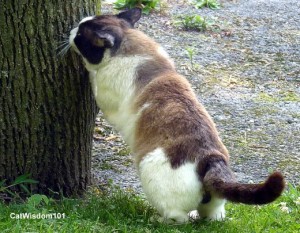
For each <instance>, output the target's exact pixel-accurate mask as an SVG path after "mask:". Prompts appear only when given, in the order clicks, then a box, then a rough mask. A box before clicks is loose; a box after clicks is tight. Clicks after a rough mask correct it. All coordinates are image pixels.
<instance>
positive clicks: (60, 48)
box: [56, 39, 71, 57]
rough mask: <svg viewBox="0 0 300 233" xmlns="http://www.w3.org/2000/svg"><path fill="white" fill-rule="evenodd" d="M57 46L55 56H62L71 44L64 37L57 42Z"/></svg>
mask: <svg viewBox="0 0 300 233" xmlns="http://www.w3.org/2000/svg"><path fill="white" fill-rule="evenodd" d="M58 44H59V45H58V46H57V48H56V51H57V52H58V53H57V56H62V57H63V56H64V55H65V54H66V53H67V52H68V51H69V49H70V47H71V45H70V43H69V40H68V39H65V40H63V41H61V42H58Z"/></svg>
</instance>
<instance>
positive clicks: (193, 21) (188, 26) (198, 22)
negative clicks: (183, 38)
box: [174, 15, 212, 31]
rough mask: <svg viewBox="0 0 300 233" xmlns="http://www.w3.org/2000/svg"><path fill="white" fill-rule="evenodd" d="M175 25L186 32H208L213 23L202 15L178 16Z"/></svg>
mask: <svg viewBox="0 0 300 233" xmlns="http://www.w3.org/2000/svg"><path fill="white" fill-rule="evenodd" d="M174 24H175V26H177V27H182V28H183V29H185V30H195V31H206V30H207V28H208V27H209V26H210V25H211V24H212V23H211V22H210V21H207V20H206V18H204V17H202V16H200V15H185V16H178V17H177V18H176V20H175V21H174Z"/></svg>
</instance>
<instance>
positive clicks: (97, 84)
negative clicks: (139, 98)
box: [87, 54, 147, 146]
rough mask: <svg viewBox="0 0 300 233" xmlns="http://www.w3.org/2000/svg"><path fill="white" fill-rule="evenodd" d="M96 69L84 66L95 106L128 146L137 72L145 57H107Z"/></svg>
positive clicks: (132, 121) (133, 121)
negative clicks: (88, 77)
mask: <svg viewBox="0 0 300 233" xmlns="http://www.w3.org/2000/svg"><path fill="white" fill-rule="evenodd" d="M107 57H108V55H107V54H105V56H104V59H103V62H102V63H101V64H100V65H98V66H96V67H92V66H90V67H87V69H88V70H89V71H90V82H91V85H92V89H93V92H94V95H95V99H96V102H97V105H98V106H99V107H100V109H101V110H102V112H103V114H104V116H105V118H106V119H107V120H108V121H109V122H110V123H111V124H113V125H114V126H115V128H116V129H117V130H118V131H120V132H121V134H122V135H123V137H124V139H125V141H126V142H127V143H128V144H129V146H131V144H132V141H133V138H132V135H134V133H133V131H134V126H135V121H136V119H137V117H138V114H137V113H136V112H134V111H133V108H132V107H133V102H134V101H133V98H134V91H135V86H134V80H135V78H136V69H137V66H139V65H140V64H141V63H142V62H144V61H145V60H146V59H147V58H145V57H140V56H131V57H118V56H117V57H113V58H107Z"/></svg>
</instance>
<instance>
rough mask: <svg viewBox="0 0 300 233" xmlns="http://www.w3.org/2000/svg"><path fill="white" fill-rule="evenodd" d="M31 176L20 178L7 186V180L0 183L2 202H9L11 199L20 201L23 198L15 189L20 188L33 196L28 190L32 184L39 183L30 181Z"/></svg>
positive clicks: (25, 175) (26, 175)
mask: <svg viewBox="0 0 300 233" xmlns="http://www.w3.org/2000/svg"><path fill="white" fill-rule="evenodd" d="M29 177H30V174H24V175H21V176H18V177H17V178H16V179H15V180H14V181H13V182H12V183H11V184H10V185H6V180H2V181H0V200H1V199H3V200H9V199H11V198H14V199H20V198H21V196H20V194H19V193H18V192H16V191H14V188H16V187H19V188H20V189H21V191H23V192H25V194H26V195H31V192H30V190H29V188H28V185H30V184H37V183H38V181H36V180H33V179H30V178H29Z"/></svg>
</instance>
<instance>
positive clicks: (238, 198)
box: [200, 156, 285, 205]
mask: <svg viewBox="0 0 300 233" xmlns="http://www.w3.org/2000/svg"><path fill="white" fill-rule="evenodd" d="M203 165H204V167H203ZM200 166H201V167H202V168H204V170H202V172H203V173H202V181H203V185H204V189H205V190H206V192H208V193H210V194H211V195H216V196H219V197H222V198H225V199H227V200H229V201H231V202H239V203H244V204H259V205H260V204H267V203H270V202H272V201H274V200H275V199H276V198H278V197H279V196H280V195H281V193H282V191H283V190H284V187H285V182H284V178H283V176H282V174H281V173H280V172H274V173H272V174H271V175H270V176H269V177H268V178H267V179H266V181H265V182H263V183H260V184H242V183H237V182H236V181H235V178H234V176H233V173H232V171H231V170H230V168H229V166H228V165H227V162H226V161H225V160H224V159H223V158H221V157H220V156H212V157H211V159H207V160H206V161H205V164H202V165H200ZM200 176H201V174H200Z"/></svg>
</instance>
